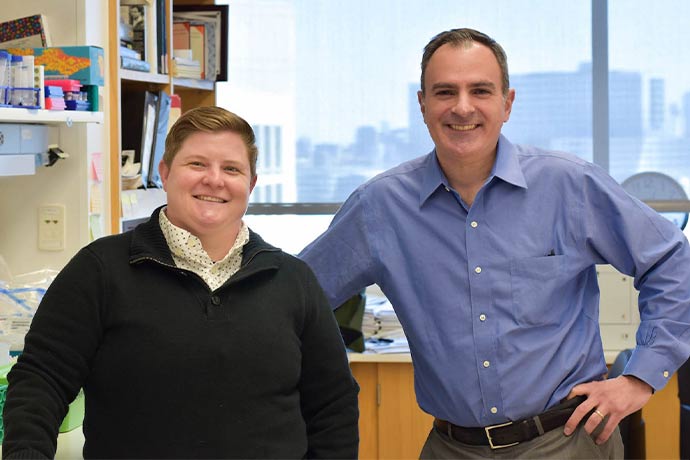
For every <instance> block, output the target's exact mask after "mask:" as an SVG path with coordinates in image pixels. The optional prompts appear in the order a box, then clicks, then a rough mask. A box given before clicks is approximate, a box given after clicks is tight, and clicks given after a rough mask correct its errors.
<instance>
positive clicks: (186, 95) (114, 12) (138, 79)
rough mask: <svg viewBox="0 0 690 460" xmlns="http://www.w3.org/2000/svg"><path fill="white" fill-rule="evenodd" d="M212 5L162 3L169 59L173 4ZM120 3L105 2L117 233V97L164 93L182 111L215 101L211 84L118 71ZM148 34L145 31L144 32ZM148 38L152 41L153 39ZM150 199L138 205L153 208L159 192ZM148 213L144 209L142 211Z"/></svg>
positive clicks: (115, 228)
mask: <svg viewBox="0 0 690 460" xmlns="http://www.w3.org/2000/svg"><path fill="white" fill-rule="evenodd" d="M178 4H179V5H213V4H214V2H213V1H209V0H193V1H189V0H186V1H185V0H166V11H167V12H168V21H167V26H166V29H167V30H166V33H167V37H168V38H169V40H167V43H168V56H172V36H171V34H172V11H173V6H174V5H178ZM119 6H120V1H119V0H108V17H109V40H108V41H109V47H108V50H107V54H108V55H109V56H110V65H109V68H108V75H109V79H110V81H111V82H113V84H112V85H111V88H110V91H109V94H108V100H109V106H110V108H111V117H110V120H109V126H108V130H109V132H110V152H111V155H110V183H111V187H110V194H109V202H110V210H111V214H110V224H111V225H110V232H111V233H119V232H120V231H121V226H122V203H121V197H122V191H121V187H120V152H121V151H122V141H121V139H122V117H123V116H126V114H123V113H122V110H121V104H120V101H121V96H122V94H123V93H125V92H132V91H147V90H148V91H159V90H164V91H165V92H167V93H168V94H173V93H175V94H178V95H180V97H181V98H182V111H183V112H184V111H185V110H189V109H190V108H193V107H198V106H204V105H213V104H215V102H216V95H215V83H214V82H211V81H206V80H193V79H188V78H173V77H172V75H163V74H158V73H149V72H137V71H132V70H125V69H120V66H119V63H120V50H119V37H118V24H119V21H120V8H119ZM147 33H148V32H147ZM149 39H153V40H155V36H153V37H150V36H149ZM168 63H169V66H168V67H169V68H172V61H171V60H170V59H169V61H168ZM152 192H153V193H152V195H155V197H152V199H151V200H149V199H148V196H146V199H142V200H139V203H142V206H144V205H147V207H150V206H153V205H154V204H155V203H157V202H159V201H160V200H161V199H162V198H161V196H162V194H161V193H160V191H152ZM146 193H147V192H146V191H141V190H140V191H138V192H137V193H136V194H135V195H137V196H142V194H146ZM146 211H148V209H147V210H146ZM142 212H144V210H139V211H138V212H137V213H136V214H137V215H140V214H141V213H142Z"/></svg>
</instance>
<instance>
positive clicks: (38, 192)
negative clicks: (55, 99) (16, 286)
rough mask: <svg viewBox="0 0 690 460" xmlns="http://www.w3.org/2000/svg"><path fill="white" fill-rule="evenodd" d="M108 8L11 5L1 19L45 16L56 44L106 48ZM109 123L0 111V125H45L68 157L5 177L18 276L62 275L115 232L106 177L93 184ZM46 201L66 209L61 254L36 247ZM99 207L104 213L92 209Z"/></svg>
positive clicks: (87, 0) (49, 1) (92, 117)
mask: <svg viewBox="0 0 690 460" xmlns="http://www.w3.org/2000/svg"><path fill="white" fill-rule="evenodd" d="M103 4H104V3H103ZM103 4H102V3H101V1H100V0H99V1H97V2H94V1H92V0H64V1H61V2H54V1H53V0H22V1H21V2H6V4H3V8H2V10H1V11H0V20H3V21H4V20H9V19H14V18H18V17H24V16H29V15H33V14H37V13H41V14H44V15H45V17H46V19H47V26H48V31H49V34H50V37H51V44H52V45H53V46H76V45H92V46H100V47H102V48H104V49H105V48H106V43H107V39H108V37H107V33H106V30H107V27H106V26H107V23H108V18H107V17H106V15H105V10H104V9H103ZM105 58H106V62H105V65H106V66H107V56H105ZM106 83H107V82H106ZM106 92H107V87H103V88H100V97H101V99H102V98H103V96H104V95H105V94H106ZM100 106H101V107H102V106H103V104H102V101H101V104H100ZM107 120H108V114H107V113H104V112H81V111H50V110H36V109H16V108H0V123H21V124H32V125H33V124H38V125H45V126H47V131H48V142H49V143H51V144H52V143H56V144H58V145H59V146H60V148H61V149H62V150H63V151H65V152H66V153H68V154H69V158H67V159H64V160H59V161H58V162H57V163H56V164H55V165H53V166H51V167H43V166H38V167H37V168H36V172H35V174H32V175H18V176H2V177H0V235H2V238H0V256H2V257H3V258H4V259H5V261H6V263H7V266H8V268H9V270H10V271H11V274H12V275H20V274H23V273H28V272H31V271H35V270H40V269H44V268H50V269H54V270H59V269H61V268H62V267H63V266H64V265H65V264H66V263H67V262H68V261H69V259H70V258H71V257H72V256H73V255H74V254H75V253H76V252H77V251H78V250H79V249H80V248H81V247H83V246H84V245H86V244H88V243H89V242H90V241H91V240H92V239H93V238H94V237H96V236H100V235H101V234H104V233H105V232H109V228H110V221H109V216H110V210H109V209H108V202H107V200H106V199H105V198H106V196H107V193H108V191H109V188H110V186H109V183H108V178H107V175H106V174H103V176H102V179H103V180H102V181H100V182H99V183H96V182H94V181H93V179H92V175H93V165H94V164H95V163H96V162H97V163H98V164H100V165H102V166H104V167H107V149H108V141H107V135H108V131H107V129H105V126H106V125H107ZM46 204H59V205H64V207H65V214H64V227H65V232H64V238H63V240H64V245H63V248H62V249H60V250H55V251H46V250H41V249H39V247H38V227H39V226H38V210H39V207H40V206H43V205H46ZM94 205H98V206H100V207H101V209H99V210H98V211H97V212H92V211H94V209H93V208H92V206H94Z"/></svg>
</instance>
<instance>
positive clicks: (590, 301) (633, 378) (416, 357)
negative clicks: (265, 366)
mask: <svg viewBox="0 0 690 460" xmlns="http://www.w3.org/2000/svg"><path fill="white" fill-rule="evenodd" d="M421 67H422V76H421V91H419V93H418V99H419V104H420V108H421V111H422V114H423V116H424V121H425V123H426V125H427V127H428V129H429V133H430V134H431V137H432V139H433V141H434V144H435V149H434V150H433V151H432V152H431V153H429V154H428V155H426V156H423V157H420V158H418V159H415V160H412V161H409V162H407V163H403V164H402V165H400V166H398V167H395V168H393V169H391V170H389V171H387V172H384V173H383V174H381V175H379V176H377V177H375V178H374V179H372V180H371V181H369V182H368V183H366V184H364V185H362V186H361V187H359V188H358V189H357V190H356V191H355V192H353V194H352V195H351V196H350V197H349V198H348V200H347V201H346V203H345V204H344V205H343V206H342V208H341V209H340V210H339V212H338V213H337V214H336V216H335V218H334V219H333V222H332V223H331V225H330V227H329V229H328V230H327V231H326V232H325V233H324V234H323V235H321V236H320V237H319V238H317V239H316V240H315V241H314V242H313V243H311V244H310V245H309V246H308V247H307V248H305V249H304V250H303V252H302V253H301V255H300V256H301V257H302V258H303V259H304V260H305V261H306V262H307V263H309V265H310V266H311V267H312V269H313V270H314V271H315V273H316V275H317V277H318V278H319V281H320V283H321V285H322V286H323V287H324V290H325V291H326V293H327V295H328V296H329V299H330V301H331V305H333V306H337V305H339V304H340V303H342V302H343V301H344V300H345V299H347V298H348V296H350V295H352V294H353V293H355V292H357V291H358V290H359V289H361V288H362V287H364V286H367V285H370V284H373V283H376V284H378V285H379V286H380V287H381V289H382V290H383V292H384V293H385V294H386V296H387V297H388V298H389V300H390V301H391V303H392V304H393V305H394V307H395V309H396V312H397V314H398V317H399V319H400V322H401V323H402V325H403V328H404V330H405V334H406V335H407V338H408V341H409V344H410V351H411V354H412V360H413V363H414V368H415V390H416V394H417V400H418V402H419V404H420V406H421V408H422V409H423V410H424V411H426V412H428V413H430V414H432V415H433V416H434V417H436V420H435V421H434V429H433V430H432V431H431V433H430V435H429V438H428V439H427V442H426V444H425V446H424V448H423V450H422V454H421V455H422V458H482V457H489V456H491V457H493V456H494V455H498V454H499V453H500V455H505V456H506V458H520V457H522V458H528V457H531V458H533V457H541V458H547V457H558V458H578V457H579V458H611V457H613V458H615V457H619V456H621V455H622V446H621V440H620V435H619V433H618V431H617V424H618V422H619V421H620V420H621V419H622V418H623V417H625V416H626V415H628V414H630V413H632V412H634V411H636V410H638V409H639V408H641V407H642V406H643V405H644V404H645V403H646V401H647V400H648V399H649V397H650V395H651V394H652V392H653V391H654V390H658V389H660V388H662V387H663V386H664V385H665V384H666V382H667V381H668V379H669V378H670V376H671V375H672V374H673V372H674V371H675V370H676V369H677V368H678V366H680V364H682V363H683V362H684V361H685V360H686V359H687V357H688V355H689V354H690V337H689V336H688V331H689V330H690V270H688V267H690V247H689V246H688V241H687V240H686V238H685V237H684V235H683V234H682V233H681V232H680V231H679V230H678V229H676V228H675V227H674V226H673V225H672V224H671V223H670V222H668V221H667V220H666V219H664V218H662V217H661V216H659V215H658V214H657V213H656V212H654V211H653V210H651V209H650V208H648V207H647V206H645V205H643V204H642V203H640V202H639V201H638V200H636V199H634V198H632V197H630V196H629V195H628V194H626V193H625V191H624V190H623V189H622V188H621V187H620V186H619V185H618V184H617V183H616V182H615V181H614V180H613V179H611V178H610V177H609V176H608V175H607V174H606V173H605V172H604V171H602V170H601V169H600V168H598V167H597V166H595V165H592V164H590V163H587V162H585V161H583V160H581V159H579V158H577V157H575V156H571V155H566V154H561V153H556V152H549V151H544V150H541V149H537V148H533V147H524V146H518V145H513V144H511V143H510V142H509V141H508V139H506V138H505V137H503V136H502V135H501V127H502V125H503V123H504V122H506V121H508V118H509V116H510V112H511V108H512V105H513V101H514V100H515V91H514V90H513V89H510V86H509V79H508V69H507V62H506V55H505V53H504V51H503V49H502V48H501V46H500V45H499V44H497V43H496V42H495V41H494V40H492V39H491V38H490V37H488V36H486V35H484V34H482V33H480V32H477V31H474V30H471V29H456V30H451V31H447V32H443V33H441V34H439V35H437V36H436V37H434V38H433V39H432V40H431V42H430V43H429V44H428V45H427V46H426V48H425V50H424V56H423V59H422V66H421ZM604 263H610V264H612V265H613V266H615V267H616V268H617V269H618V270H620V271H621V272H623V273H627V274H630V275H632V276H634V277H635V286H636V287H637V288H639V289H640V296H639V299H640V300H639V302H640V312H641V318H642V323H641V325H640V328H639V332H638V335H637V347H636V349H635V351H634V353H633V355H632V358H631V359H630V361H629V364H628V366H627V368H626V370H625V371H624V375H622V376H620V377H617V378H612V379H609V380H604V375H605V374H606V365H605V361H604V355H603V351H602V345H601V339H600V333H599V327H598V308H599V307H598V300H599V294H598V286H597V279H596V271H595V264H604ZM566 399H567V400H566ZM583 401H584V402H583ZM509 422H514V423H509ZM505 423H508V425H506V426H503V427H501V426H500V425H501V424H505ZM497 425H498V426H497ZM595 429H596V431H595ZM613 433H615V436H612V434H613ZM498 449H501V450H500V452H499V451H498ZM494 450H495V451H496V452H492V451H494Z"/></svg>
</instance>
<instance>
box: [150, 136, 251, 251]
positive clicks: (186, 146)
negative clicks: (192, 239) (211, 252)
mask: <svg viewBox="0 0 690 460" xmlns="http://www.w3.org/2000/svg"><path fill="white" fill-rule="evenodd" d="M159 171H160V175H161V179H162V180H163V188H164V189H165V191H166V193H167V199H168V200H167V201H168V203H167V206H168V207H167V210H166V215H167V216H168V219H170V222H172V223H173V224H175V225H176V226H178V227H180V228H183V229H185V230H187V231H188V232H190V233H192V234H193V235H195V236H197V237H199V238H203V237H204V236H214V235H221V234H227V235H228V237H229V238H230V237H232V236H234V235H236V234H237V232H238V231H239V228H240V222H241V220H242V216H244V213H245V212H246V210H247V203H248V202H249V195H250V194H251V192H252V190H253V189H254V185H255V184H256V176H255V177H254V178H252V177H251V170H250V167H249V155H248V153H247V147H246V146H245V144H244V142H243V141H242V138H241V137H240V135H239V134H237V133H233V132H227V131H225V132H218V133H206V132H199V133H195V134H192V135H191V136H189V137H188V138H187V139H186V140H185V141H184V143H183V144H182V147H181V148H180V150H179V151H178V152H177V155H175V157H174V158H173V161H172V163H171V165H170V167H168V166H167V165H166V164H165V163H164V162H162V161H161V163H160V165H159Z"/></svg>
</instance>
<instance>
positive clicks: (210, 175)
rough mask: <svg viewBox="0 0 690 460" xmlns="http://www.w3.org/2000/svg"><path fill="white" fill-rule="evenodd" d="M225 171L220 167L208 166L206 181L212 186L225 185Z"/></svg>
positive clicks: (205, 175)
mask: <svg viewBox="0 0 690 460" xmlns="http://www.w3.org/2000/svg"><path fill="white" fill-rule="evenodd" d="M222 174H223V172H222V171H221V170H220V169H218V168H208V169H207V170H206V174H204V182H205V183H206V184H207V185H210V186H211V187H222V186H223V175H222Z"/></svg>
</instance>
